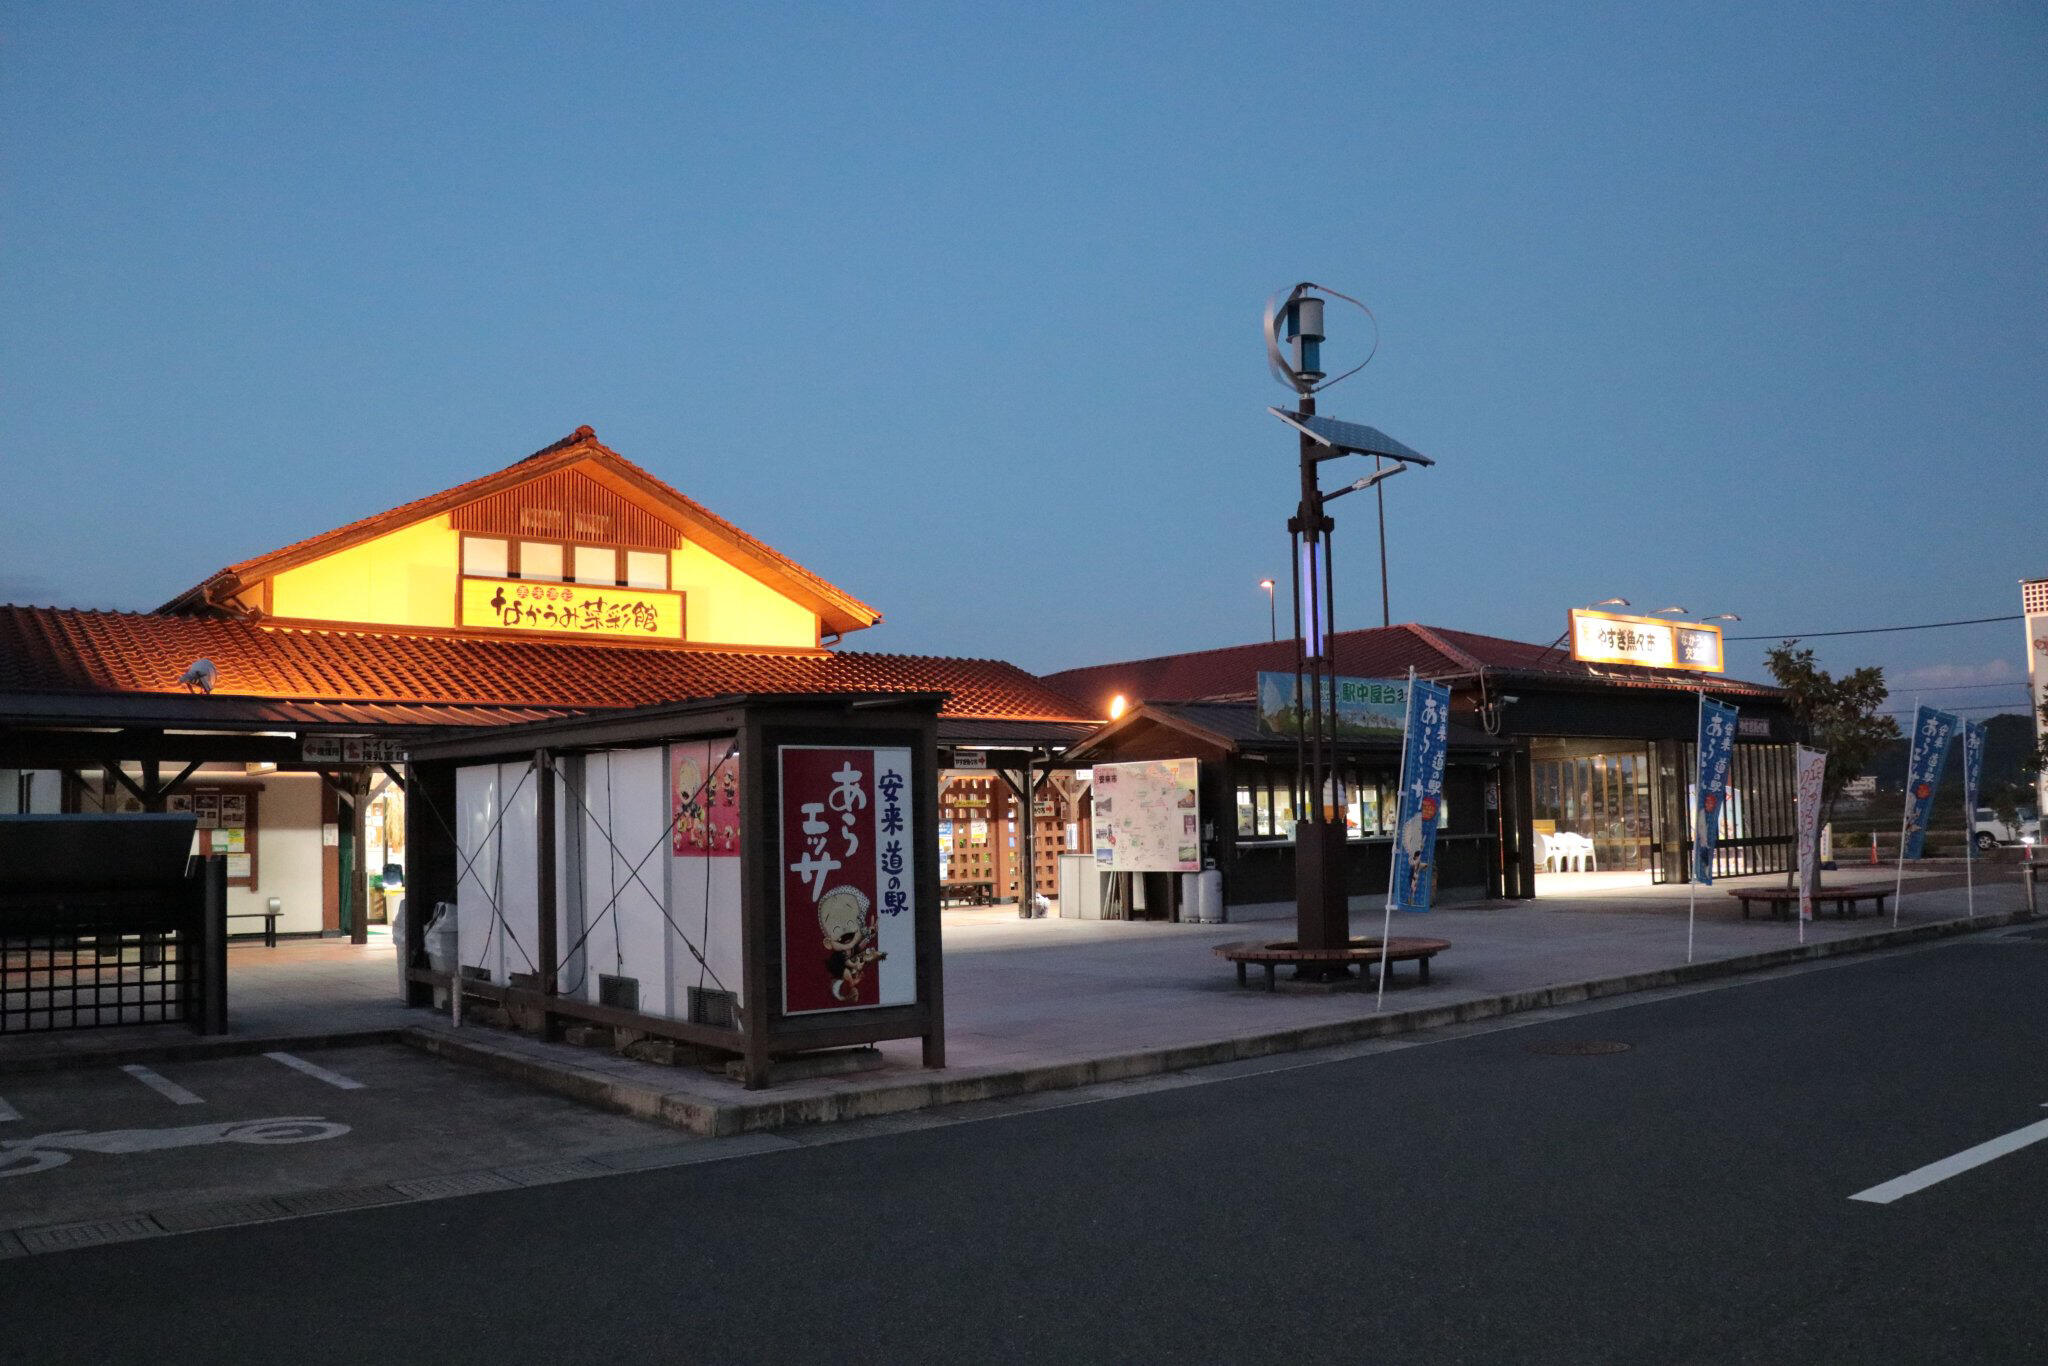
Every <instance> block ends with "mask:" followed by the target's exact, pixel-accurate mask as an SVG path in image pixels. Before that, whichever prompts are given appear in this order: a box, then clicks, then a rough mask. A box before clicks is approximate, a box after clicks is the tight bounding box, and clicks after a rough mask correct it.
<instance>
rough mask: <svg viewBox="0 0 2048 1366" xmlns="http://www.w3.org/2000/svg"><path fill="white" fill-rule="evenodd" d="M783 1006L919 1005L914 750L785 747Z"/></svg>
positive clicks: (781, 757)
mask: <svg viewBox="0 0 2048 1366" xmlns="http://www.w3.org/2000/svg"><path fill="white" fill-rule="evenodd" d="M778 763H779V765H780V773H781V789H782V799H781V802H780V812H779V817H778V823H779V825H780V827H781V846H782V847H781V865H782V943H783V955H782V1008H783V1012H784V1013H785V1014H789V1015H802V1014H810V1013H815V1012H818V1011H826V1010H857V1009H861V1008H864V1007H873V1006H890V1005H912V1004H915V1003H916V1001H917V917H916V901H915V896H914V882H915V872H914V866H913V859H912V854H911V851H912V850H914V849H916V848H917V840H918V835H917V832H916V831H915V830H914V829H913V828H912V819H911V804H910V773H911V769H910V751H909V750H907V749H847V748H840V747H818V746H810V745H784V746H782V747H781V749H780V751H779V753H778Z"/></svg>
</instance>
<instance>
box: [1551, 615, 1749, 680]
mask: <svg viewBox="0 0 2048 1366" xmlns="http://www.w3.org/2000/svg"><path fill="white" fill-rule="evenodd" d="M1570 634H1571V638H1572V658H1573V659H1578V660H1584V661H1586V662H1587V663H1590V664H1640V665H1642V666H1644V667H1645V668H1651V669H1695V670H1698V671H1699V672H1701V673H1715V674H1717V673H1720V672H1722V671H1723V670H1724V669H1725V668H1726V667H1727V666H1726V662H1725V660H1724V658H1723V654H1722V649H1721V628H1720V627H1718V626H1708V625H1706V624H1705V623H1703V622H1691V621H1668V620H1665V619H1664V618H1661V617H1625V616H1621V615H1619V614H1618V613H1614V612H1596V611H1593V610H1592V609H1590V608H1576V607H1575V608H1573V609H1572V614H1571V633H1570Z"/></svg>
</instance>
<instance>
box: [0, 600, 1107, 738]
mask: <svg viewBox="0 0 2048 1366" xmlns="http://www.w3.org/2000/svg"><path fill="white" fill-rule="evenodd" d="M196 659H210V660H212V661H213V664H214V667H215V668H216V669H217V670H218V671H219V676H218V681H217V682H216V684H215V693H216V695H217V696H231V695H232V696H245V697H263V698H292V699H297V700H319V701H332V702H377V703H414V704H441V705H448V704H454V705H463V706H498V707H524V708H550V709H554V708H567V709H572V710H595V709H601V708H612V707H637V706H645V705H647V704H649V703H653V702H674V701H681V700H684V699H687V698H702V697H723V696H728V695H731V694H735V693H749V692H752V693H849V692H944V693H946V694H947V697H946V703H945V706H944V707H943V708H942V709H941V711H940V715H942V716H947V717H957V718H974V719H981V720H1033V721H1095V720H1098V719H1100V718H1099V717H1096V716H1093V715H1090V713H1089V710H1088V708H1087V707H1086V706H1084V705H1083V704H1081V703H1079V702H1076V701H1075V700H1074V699H1073V698H1072V697H1070V696H1068V695H1067V694H1066V693H1064V692H1062V691H1060V690H1059V689H1058V688H1055V687H1053V686H1051V685H1049V684H1047V683H1045V682H1044V681H1042V680H1040V679H1038V678H1035V677H1033V676H1032V675H1031V674H1028V673H1026V672H1025V671H1024V670H1022V669H1020V668H1018V667H1017V666H1016V665H1014V664H1007V663H1004V662H1003V661H1001V660H997V659H952V658H946V657H943V656H931V655H886V654H866V653H861V652H857V651H845V652H832V651H823V650H817V651H782V652H749V651H740V650H701V649H692V648H676V647H673V646H669V647H655V648H648V647H639V646H630V645H586V644H578V643H575V642H553V641H528V640H498V639H489V638H479V637H468V636H458V635H440V634H420V633H408V632H403V631H374V630H353V629H351V630H344V629H313V628H304V627H287V626H278V625H268V624H264V623H260V622H248V621H233V620H226V619H222V618H216V617H195V616H175V615H168V614H164V613H142V612H92V611H79V610H73V609H69V608H58V607H11V606H0V694H7V693H13V694H87V695H101V696H108V695H115V696H121V695H135V694H148V693H173V694H179V695H183V694H182V690H181V689H180V688H179V687H178V684H177V679H178V676H179V675H180V674H181V673H183V672H184V671H185V669H186V667H187V666H189V665H190V664H191V663H192V662H193V661H194V660H196Z"/></svg>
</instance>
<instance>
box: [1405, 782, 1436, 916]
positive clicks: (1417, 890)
mask: <svg viewBox="0 0 2048 1366" xmlns="http://www.w3.org/2000/svg"><path fill="white" fill-rule="evenodd" d="M1436 812H1437V799H1436V798H1435V797H1424V798H1423V799H1422V805H1421V806H1419V807H1417V808H1416V811H1415V814H1414V815H1412V816H1410V817H1409V818H1408V820H1407V822H1406V823H1405V824H1403V825H1402V827H1401V851H1402V852H1403V853H1405V854H1407V855H1408V899H1409V900H1410V901H1411V902H1412V901H1415V900H1417V899H1418V898H1420V897H1421V895H1422V875H1423V874H1424V873H1426V872H1428V871H1429V864H1428V862H1427V861H1426V860H1425V859H1424V858H1423V857H1422V845H1423V840H1424V839H1425V838H1426V837H1427V834H1428V831H1429V828H1430V827H1431V826H1433V825H1435V824H1436Z"/></svg>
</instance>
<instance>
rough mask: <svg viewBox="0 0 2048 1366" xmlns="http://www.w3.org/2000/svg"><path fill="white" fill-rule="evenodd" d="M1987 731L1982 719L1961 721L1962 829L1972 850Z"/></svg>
mask: <svg viewBox="0 0 2048 1366" xmlns="http://www.w3.org/2000/svg"><path fill="white" fill-rule="evenodd" d="M1989 732H1990V727H1988V726H1986V725H1985V724H1984V723H1983V722H1982V721H1965V722H1963V830H1964V832H1965V833H1966V834H1967V835H1968V836H1969V842H1970V845H1971V848H1972V850H1974V849H1975V847H1976V844H1977V794H1978V790H1979V788H1980V787H1981V786H1982V784H1983V780H1984V741H1985V739H1986V738H1987V736H1988V735H1989Z"/></svg>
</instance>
